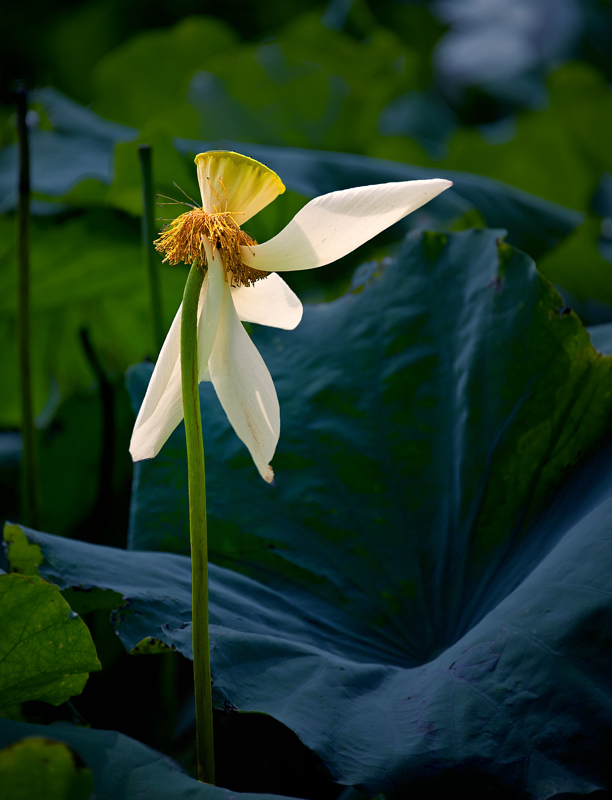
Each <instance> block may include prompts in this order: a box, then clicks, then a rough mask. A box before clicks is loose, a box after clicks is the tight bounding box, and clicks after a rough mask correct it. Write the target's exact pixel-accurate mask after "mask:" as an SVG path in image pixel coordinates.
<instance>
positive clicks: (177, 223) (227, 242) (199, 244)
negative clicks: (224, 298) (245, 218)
mask: <svg viewBox="0 0 612 800" xmlns="http://www.w3.org/2000/svg"><path fill="white" fill-rule="evenodd" d="M234 213H237V212H234ZM203 237H206V238H207V239H208V241H209V242H210V246H211V248H213V249H217V250H219V251H220V252H221V258H222V261H223V266H224V267H225V275H226V278H227V280H228V282H229V284H230V285H231V286H251V285H252V284H254V283H255V281H259V280H261V279H262V278H266V277H267V276H268V273H267V272H261V270H258V269H253V268H252V267H248V266H247V265H246V264H243V263H242V255H241V253H240V248H241V247H251V246H252V245H254V244H257V242H256V241H255V239H252V238H251V237H250V236H249V235H248V233H245V232H244V231H241V230H240V227H239V226H238V224H237V223H236V221H235V220H234V218H233V216H232V213H231V212H229V211H223V212H220V213H219V212H218V213H216V214H207V213H206V212H205V211H204V210H203V209H201V208H196V209H194V210H193V211H188V212H187V213H185V214H181V215H180V217H177V218H176V219H175V220H173V221H172V222H171V223H170V224H169V225H167V226H166V227H165V228H164V229H163V231H162V232H161V234H160V236H159V239H157V240H156V241H155V247H156V249H157V250H158V251H159V252H160V253H163V254H164V255H165V258H164V262H167V263H169V264H178V263H179V262H181V261H184V262H185V263H186V264H193V262H194V261H195V260H196V259H197V260H198V262H199V263H200V265H202V266H205V267H207V266H208V260H207V258H206V251H205V249H204V244H203V241H202V240H203Z"/></svg>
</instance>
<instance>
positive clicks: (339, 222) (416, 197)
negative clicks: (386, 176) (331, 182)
mask: <svg viewBox="0 0 612 800" xmlns="http://www.w3.org/2000/svg"><path fill="white" fill-rule="evenodd" d="M449 186H452V183H451V181H445V180H442V179H438V178H436V179H434V180H429V181H402V182H401V183H381V184H379V185H376V186H359V187H357V188H356V189H344V190H343V191H340V192H331V193H330V194H324V195H321V197H316V198H315V199H314V200H311V201H310V203H307V204H306V205H305V206H304V208H302V209H301V211H298V213H297V214H296V215H295V217H294V218H293V219H292V220H291V222H290V223H289V224H288V225H287V227H286V228H283V230H282V231H281V232H280V233H279V234H277V235H276V236H275V237H274V238H273V239H270V240H269V241H267V242H264V243H263V244H258V245H254V246H253V247H250V248H248V247H243V248H241V250H242V259H243V261H244V263H245V264H248V265H249V266H252V267H254V268H255V269H261V270H265V271H268V272H277V271H278V272H282V271H286V270H295V269H312V268H313V267H322V266H324V265H325V264H330V263H331V262H332V261H336V260H337V259H338V258H341V257H342V256H345V255H346V254H347V253H350V252H352V251H353V250H355V248H357V247H359V246H360V245H362V244H363V243H364V242H367V241H368V239H371V238H372V237H373V236H376V234H377V233H380V232H381V231H384V230H385V228H388V227H389V226H390V225H393V224H394V223H396V222H398V221H399V220H400V219H402V217H405V216H406V215H407V214H410V213H411V212H412V211H415V210H416V209H417V208H420V207H421V206H422V205H424V204H425V203H427V202H428V201H429V200H433V198H434V197H436V196H437V195H439V194H440V192H443V191H444V190H445V189H448V187H449Z"/></svg>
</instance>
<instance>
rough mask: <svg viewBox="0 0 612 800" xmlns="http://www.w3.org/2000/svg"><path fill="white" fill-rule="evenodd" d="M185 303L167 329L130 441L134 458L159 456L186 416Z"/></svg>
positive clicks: (135, 459) (136, 459)
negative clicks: (182, 348)
mask: <svg viewBox="0 0 612 800" xmlns="http://www.w3.org/2000/svg"><path fill="white" fill-rule="evenodd" d="M182 307H183V306H182V304H181V305H180V306H179V310H178V311H177V312H176V316H175V317H174V321H173V322H172V326H171V327H170V330H169V331H168V335H167V336H166V340H165V341H164V344H163V347H162V349H161V352H160V354H159V358H158V359H157V363H156V364H155V369H154V370H153V375H152V376H151V380H150V381H149V386H148V388H147V393H146V394H145V398H144V400H143V402H142V405H141V406H140V411H139V412H138V417H137V418H136V424H135V426H134V431H133V433H132V439H131V442H130V454H131V456H132V458H133V460H134V461H141V460H142V459H143V458H153V457H154V456H156V455H157V453H158V452H159V449H160V447H161V445H162V444H163V443H164V442H165V441H166V439H167V438H168V436H170V434H171V433H172V431H173V430H174V429H175V428H176V426H177V425H178V424H179V422H180V421H181V419H182V418H183V400H182V395H181V371H180V361H179V358H180V346H181V311H182ZM159 440H162V441H161V444H158V441H159Z"/></svg>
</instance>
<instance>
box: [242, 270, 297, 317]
mask: <svg viewBox="0 0 612 800" xmlns="http://www.w3.org/2000/svg"><path fill="white" fill-rule="evenodd" d="M231 292H232V299H233V301H234V307H235V308H236V313H237V314H238V316H239V318H240V319H241V320H243V322H257V323H259V324H260V325H270V326H271V327H273V328H284V329H285V330H288V331H290V330H293V328H295V327H296V326H297V325H299V322H300V320H301V319H302V312H303V308H302V303H301V301H300V298H299V297H298V296H297V295H296V294H294V292H292V291H291V289H290V288H289V287H288V286H287V284H286V283H285V281H284V280H283V279H282V278H281V276H280V275H277V274H276V273H272V274H271V275H268V277H267V278H264V279H263V280H261V281H257V283H254V284H253V285H252V286H236V287H233V288H232V289H231Z"/></svg>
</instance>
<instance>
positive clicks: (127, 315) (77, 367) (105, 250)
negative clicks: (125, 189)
mask: <svg viewBox="0 0 612 800" xmlns="http://www.w3.org/2000/svg"><path fill="white" fill-rule="evenodd" d="M34 222H35V224H33V225H32V241H31V273H32V294H31V297H32V300H31V303H32V369H33V385H34V407H35V412H36V413H39V412H40V411H41V410H42V408H43V406H44V405H45V403H46V401H47V399H48V397H49V395H50V391H51V388H52V387H53V386H54V385H55V384H56V386H57V389H58V390H59V395H60V396H64V397H66V396H70V395H71V394H72V393H73V392H74V391H75V390H78V389H88V388H89V387H90V386H91V384H92V382H93V381H94V379H95V375H94V373H93V372H92V368H91V366H90V364H89V363H88V361H87V359H86V357H85V351H84V349H83V346H82V340H81V336H80V331H81V329H83V328H84V329H86V330H87V332H88V334H89V338H90V340H91V342H92V344H93V347H94V349H95V350H96V351H97V354H98V358H99V359H100V362H101V364H102V365H103V367H104V368H105V369H106V370H107V372H109V374H110V375H112V374H113V373H114V374H121V373H122V372H123V371H124V370H125V368H126V367H127V366H128V364H130V363H133V362H134V361H137V360H140V359H142V358H144V357H146V356H147V355H150V354H151V353H153V352H154V343H153V326H152V323H151V319H150V310H149V301H148V289H147V276H146V270H145V266H144V264H143V259H142V251H141V243H140V234H139V230H138V225H137V224H135V223H132V221H131V220H127V219H126V218H125V217H121V216H119V215H118V214H115V213H113V212H109V211H90V212H87V213H83V214H81V215H79V216H75V217H72V218H70V219H68V220H64V221H63V222H61V223H59V224H58V223H57V222H56V221H55V220H54V219H45V220H36V221H34ZM14 259H15V229H14V223H13V221H12V220H6V219H5V220H3V221H1V222H0V311H1V315H2V325H1V326H0V342H1V345H2V346H1V348H0V351H1V353H2V357H1V359H0V366H1V369H2V373H3V375H4V383H3V389H4V390H3V392H2V397H1V399H0V424H2V425H5V426H14V425H18V424H19V419H20V413H19V398H18V386H19V382H18V371H17V344H16V338H15V337H16V331H15V316H16V302H17V286H16V280H17V273H16V270H15V261H14ZM161 280H162V284H163V292H164V311H165V315H166V322H167V324H168V325H169V324H170V320H171V319H172V316H173V315H174V313H175V310H176V308H177V307H178V304H179V303H180V299H181V297H182V291H183V285H184V272H183V270H182V269H181V268H177V267H174V268H170V267H168V266H166V265H164V266H163V267H162V270H161ZM55 393H56V394H57V392H55Z"/></svg>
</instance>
